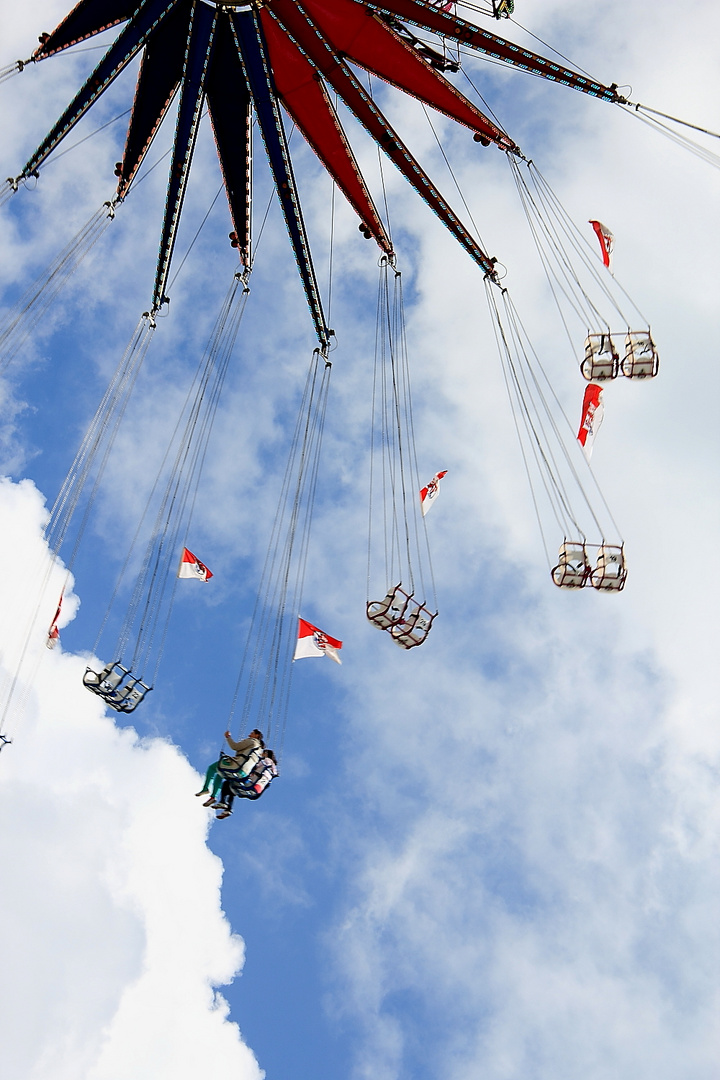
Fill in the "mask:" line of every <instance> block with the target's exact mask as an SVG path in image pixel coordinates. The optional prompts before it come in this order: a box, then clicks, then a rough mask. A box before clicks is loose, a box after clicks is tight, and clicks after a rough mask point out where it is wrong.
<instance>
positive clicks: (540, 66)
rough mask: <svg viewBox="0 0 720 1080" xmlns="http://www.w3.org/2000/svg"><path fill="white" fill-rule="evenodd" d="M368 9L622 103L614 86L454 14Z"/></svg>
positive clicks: (417, 7)
mask: <svg viewBox="0 0 720 1080" xmlns="http://www.w3.org/2000/svg"><path fill="white" fill-rule="evenodd" d="M372 6H373V7H375V8H377V9H379V10H380V11H386V12H387V13H388V14H389V15H394V16H396V17H398V18H400V19H404V20H406V21H407V22H411V23H414V24H415V25H416V26H422V27H424V28H425V29H426V30H431V31H432V32H433V33H435V34H440V35H441V36H442V37H447V38H451V39H452V40H453V41H459V42H460V43H461V44H462V45H467V46H468V47H469V48H471V49H477V50H478V51H479V52H482V53H485V54H486V55H487V56H492V57H494V58H495V59H497V60H504V61H505V62H506V63H508V64H512V65H513V67H517V68H521V69H522V70H523V71H531V72H533V74H535V75H542V77H543V78H545V79H551V80H552V81H553V82H559V83H563V85H565V86H572V87H573V88H574V89H575V90H581V91H582V92H583V93H585V94H590V95H591V96H592V97H599V98H603V99H604V100H605V101H612V102H618V101H624V100H625V99H624V98H622V97H621V96H620V94H618V92H617V88H616V87H615V86H604V85H603V84H602V83H599V82H595V81H594V80H593V79H588V78H586V77H585V76H584V75H579V74H578V73H577V72H576V71H571V70H570V69H569V68H564V67H562V66H561V65H559V64H555V63H554V62H553V61H552V60H547V59H546V58H545V57H544V56H538V54H537V53H534V52H530V51H529V50H528V49H523V48H521V47H520V46H519V45H515V44H513V42H512V41H506V40H505V39H504V38H500V37H497V36H496V35H495V34H490V33H488V31H487V30H481V29H480V28H479V27H477V26H474V25H473V23H469V22H466V21H465V19H459V18H458V17H457V15H450V14H448V13H446V12H444V11H441V10H440V9H439V8H436V7H433V5H432V4H428V3H425V0H384V2H383V0H372Z"/></svg>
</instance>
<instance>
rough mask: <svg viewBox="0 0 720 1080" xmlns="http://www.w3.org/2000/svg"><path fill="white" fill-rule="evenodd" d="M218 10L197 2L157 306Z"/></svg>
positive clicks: (160, 260) (158, 275) (159, 266)
mask: <svg viewBox="0 0 720 1080" xmlns="http://www.w3.org/2000/svg"><path fill="white" fill-rule="evenodd" d="M216 21H217V11H216V9H215V8H211V7H208V6H207V4H203V3H200V2H198V0H196V2H195V3H194V4H193V12H192V18H191V20H190V30H189V34H188V39H187V50H186V53H185V66H184V70H183V76H182V92H181V95H180V104H179V106H178V118H177V127H176V129H175V142H174V145H173V153H172V163H171V165H170V180H169V182H168V191H167V198H166V201H165V216H164V219H163V229H162V235H161V238H160V251H159V253H158V264H157V273H156V275H155V288H154V290H153V307H154V308H158V307H160V305H161V303H162V301H163V299H164V297H165V287H166V285H167V278H168V273H169V271H170V261H171V259H172V253H173V249H174V247H175V238H176V234H177V227H178V222H179V221H180V214H181V211H182V204H183V200H184V198H185V190H186V187H187V179H188V173H189V171H190V164H191V162H192V156H193V152H194V150H195V140H196V138H197V131H198V125H199V123H200V115H201V112H202V104H203V99H204V93H205V75H206V72H207V67H208V61H209V59H210V52H211V49H212V42H213V36H214V31H215V23H216Z"/></svg>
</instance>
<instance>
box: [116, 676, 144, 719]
mask: <svg viewBox="0 0 720 1080" xmlns="http://www.w3.org/2000/svg"><path fill="white" fill-rule="evenodd" d="M151 690H152V686H146V685H145V683H143V682H140V680H139V679H132V680H131V681H130V682H127V683H126V684H125V685H124V686H123V687H121V688H120V689H119V690H117V691H115V693H113V694H110V695H107V696H106V697H105V700H106V701H107V703H108V705H109V706H110V708H111V709H115V711H116V712H122V713H131V712H134V711H135V709H137V707H138V705H139V704H140V702H141V701H142V700H143V698H144V697H145V695H146V694H149V693H150V691H151Z"/></svg>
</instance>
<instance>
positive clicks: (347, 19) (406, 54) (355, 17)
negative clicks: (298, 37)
mask: <svg viewBox="0 0 720 1080" xmlns="http://www.w3.org/2000/svg"><path fill="white" fill-rule="evenodd" d="M302 6H303V8H304V9H305V11H307V13H308V15H309V16H310V18H311V19H312V20H313V22H315V23H317V25H318V26H319V27H321V29H322V32H323V34H325V36H326V37H327V38H328V40H329V41H331V42H332V44H333V45H334V46H335V48H336V49H337V51H338V52H340V53H344V54H345V55H346V56H348V57H349V58H350V59H351V60H354V61H355V62H356V63H358V64H360V65H361V66H362V67H364V68H366V69H367V70H368V71H371V72H372V73H373V74H374V75H377V76H379V78H381V79H384V80H385V82H389V83H391V84H392V85H393V86H397V87H398V88H399V89H400V90H404V91H405V93H408V94H412V95H413V97H416V98H419V99H420V101H424V102H425V103H426V104H427V105H432V106H433V108H435V109H438V110H439V111H440V112H442V113H445V115H446V116H449V117H451V118H452V119H453V120H457V121H458V122H459V123H461V124H464V125H465V126H466V127H469V128H470V130H471V131H477V132H479V133H480V134H482V135H484V136H485V137H486V138H488V139H490V140H491V141H492V142H496V143H498V144H499V145H500V146H502V147H503V148H504V149H508V150H509V149H511V148H512V147H513V146H514V143H513V142H512V140H511V139H508V137H507V135H504V134H503V133H502V132H501V131H500V130H499V128H497V127H496V126H495V124H493V123H492V121H491V120H489V119H488V118H487V117H486V116H484V115H483V113H481V112H480V110H479V109H476V108H475V106H474V105H472V104H471V103H470V102H469V101H468V100H467V98H465V97H464V96H463V95H462V94H461V93H460V92H459V91H458V90H456V89H455V87H454V86H453V85H452V83H450V82H448V80H447V79H445V78H443V76H442V75H440V74H439V73H438V72H437V71H435V70H434V68H432V67H431V66H430V65H429V64H428V63H427V62H426V61H425V60H422V59H421V58H420V57H419V56H418V54H417V53H416V52H415V50H414V49H413V48H412V46H411V45H408V44H407V43H406V42H404V41H402V40H401V39H400V38H398V37H397V36H396V35H395V34H394V33H393V32H392V30H390V29H389V27H388V26H387V25H386V24H385V23H384V22H382V21H381V20H380V19H379V18H378V17H377V16H376V15H374V14H373V13H372V12H370V11H369V10H368V9H367V8H366V7H365V6H364V5H361V4H358V3H355V0H302Z"/></svg>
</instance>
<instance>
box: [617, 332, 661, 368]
mask: <svg viewBox="0 0 720 1080" xmlns="http://www.w3.org/2000/svg"><path fill="white" fill-rule="evenodd" d="M659 366H660V360H659V357H658V354H657V349H656V348H655V342H654V341H653V339H652V338H651V337H650V331H649V330H647V331H644V330H643V331H635V330H629V331H628V335H627V337H626V338H625V355H624V356H623V361H622V365H621V370H622V373H623V375H624V376H625V377H626V378H627V379H654V378H655V376H656V375H657V373H658V367H659Z"/></svg>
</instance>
